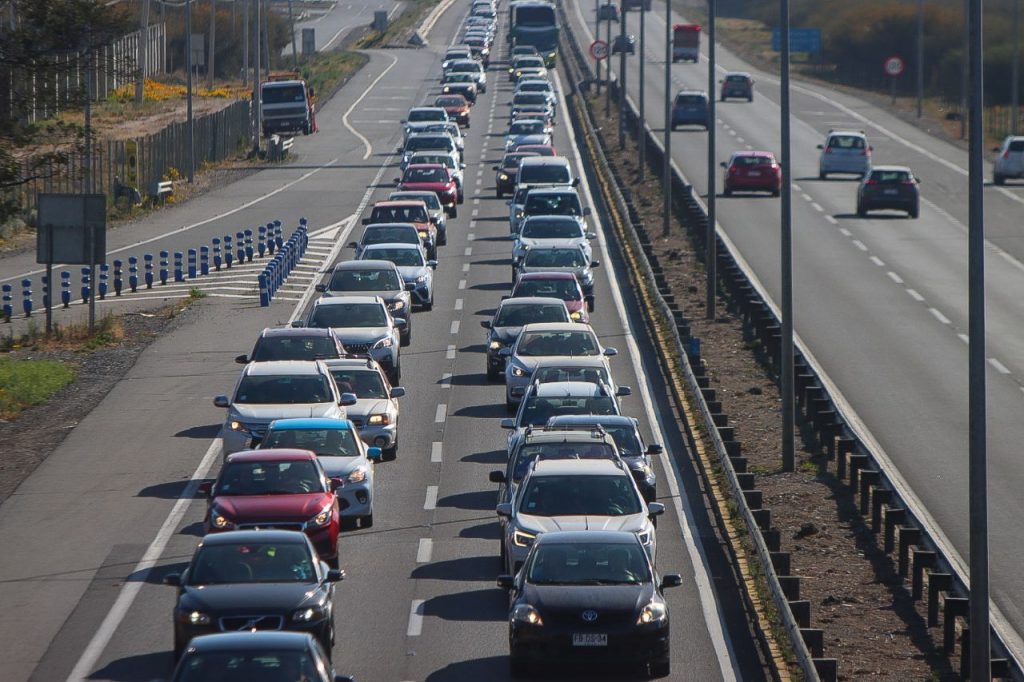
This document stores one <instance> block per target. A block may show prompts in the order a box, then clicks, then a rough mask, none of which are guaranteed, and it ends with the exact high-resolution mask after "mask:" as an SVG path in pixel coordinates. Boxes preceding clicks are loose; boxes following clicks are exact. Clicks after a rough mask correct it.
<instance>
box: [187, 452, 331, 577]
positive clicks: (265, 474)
mask: <svg viewBox="0 0 1024 682" xmlns="http://www.w3.org/2000/svg"><path fill="white" fill-rule="evenodd" d="M340 485H342V483H341V482H340V481H339V480H334V479H331V478H329V477H328V476H327V474H326V473H324V469H323V466H321V464H320V461H319V460H318V459H317V458H316V454H314V453H312V452H310V451H309V450H289V449H267V450H245V451H242V452H236V453H234V454H233V455H228V458H227V459H226V460H225V461H224V466H223V467H222V468H221V470H220V475H219V476H218V477H217V480H216V481H215V482H214V483H213V484H212V485H211V484H210V483H204V484H202V485H200V486H199V491H200V492H202V493H206V494H208V495H209V496H210V501H209V504H208V505H207V513H206V522H205V525H206V528H205V530H206V532H207V533H219V532H221V531H228V530H257V529H277V530H297V531H303V532H305V533H306V535H308V536H309V539H310V540H311V541H312V542H313V546H315V547H316V550H317V552H319V553H320V556H321V557H323V558H324V560H325V561H327V563H329V564H330V565H331V566H332V567H334V568H337V567H338V531H339V530H340V528H341V520H340V516H339V511H338V499H337V497H336V496H335V494H334V490H335V488H337V487H339V486H340Z"/></svg>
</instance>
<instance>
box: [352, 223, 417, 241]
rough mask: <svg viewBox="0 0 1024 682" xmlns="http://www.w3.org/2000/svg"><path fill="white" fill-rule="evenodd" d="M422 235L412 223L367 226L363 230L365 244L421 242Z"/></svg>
mask: <svg viewBox="0 0 1024 682" xmlns="http://www.w3.org/2000/svg"><path fill="white" fill-rule="evenodd" d="M419 243H420V235H419V233H418V232H417V231H416V228H415V227H413V226H412V225H400V226H394V227H375V228H367V229H366V231H365V232H363V245H364V246H369V245H370V244H419Z"/></svg>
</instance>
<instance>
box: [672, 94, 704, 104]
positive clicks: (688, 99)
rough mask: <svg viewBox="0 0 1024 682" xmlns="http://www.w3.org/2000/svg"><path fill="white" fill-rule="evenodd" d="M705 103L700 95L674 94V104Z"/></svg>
mask: <svg viewBox="0 0 1024 682" xmlns="http://www.w3.org/2000/svg"><path fill="white" fill-rule="evenodd" d="M706 103H707V102H706V100H705V99H704V97H702V96H701V95H676V104H677V105H679V106H703V105H704V104H706Z"/></svg>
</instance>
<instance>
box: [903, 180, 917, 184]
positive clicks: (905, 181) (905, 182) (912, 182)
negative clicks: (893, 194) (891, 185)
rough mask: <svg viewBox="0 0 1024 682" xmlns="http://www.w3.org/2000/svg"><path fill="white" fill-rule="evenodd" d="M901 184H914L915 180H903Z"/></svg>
mask: <svg viewBox="0 0 1024 682" xmlns="http://www.w3.org/2000/svg"><path fill="white" fill-rule="evenodd" d="M900 184H901V185H913V184H914V181H913V180H904V181H903V182H901V183H900Z"/></svg>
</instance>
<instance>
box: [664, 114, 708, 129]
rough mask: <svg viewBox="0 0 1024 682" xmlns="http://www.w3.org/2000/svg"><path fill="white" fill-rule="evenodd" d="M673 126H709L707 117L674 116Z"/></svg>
mask: <svg viewBox="0 0 1024 682" xmlns="http://www.w3.org/2000/svg"><path fill="white" fill-rule="evenodd" d="M672 125H674V126H705V127H707V125H708V119H707V116H687V115H673V116H672Z"/></svg>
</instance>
